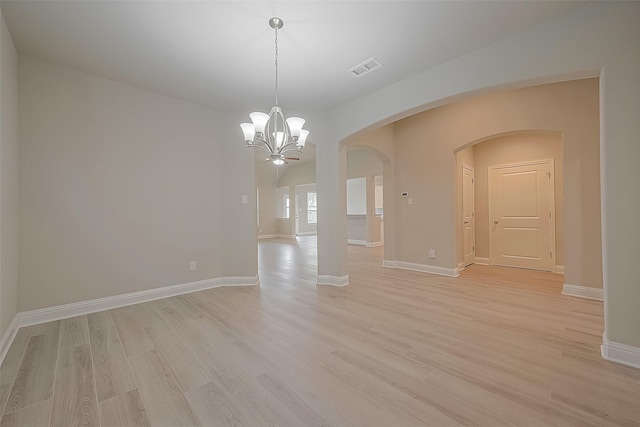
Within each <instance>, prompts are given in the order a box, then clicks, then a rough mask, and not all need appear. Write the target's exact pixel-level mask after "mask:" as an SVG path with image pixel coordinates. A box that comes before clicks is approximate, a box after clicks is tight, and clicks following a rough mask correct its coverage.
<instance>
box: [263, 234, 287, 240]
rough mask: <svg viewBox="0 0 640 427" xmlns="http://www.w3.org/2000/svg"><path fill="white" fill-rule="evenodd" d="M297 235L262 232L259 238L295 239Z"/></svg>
mask: <svg viewBox="0 0 640 427" xmlns="http://www.w3.org/2000/svg"><path fill="white" fill-rule="evenodd" d="M295 238H296V236H295V235H293V234H260V235H258V240H262V239H295Z"/></svg>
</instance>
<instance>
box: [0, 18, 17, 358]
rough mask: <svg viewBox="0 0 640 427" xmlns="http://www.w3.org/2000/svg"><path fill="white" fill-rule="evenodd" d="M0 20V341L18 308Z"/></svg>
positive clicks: (12, 118)
mask: <svg viewBox="0 0 640 427" xmlns="http://www.w3.org/2000/svg"><path fill="white" fill-rule="evenodd" d="M0 16H1V15H0ZM1 21H2V22H1V28H0V31H1V32H0V54H1V58H0V344H2V338H3V337H4V335H5V332H7V328H8V327H9V325H10V324H11V321H12V320H13V317H14V316H15V314H16V311H17V309H18V56H17V54H16V50H15V47H14V44H13V40H12V38H11V34H9V30H8V29H7V25H6V23H5V21H4V16H2V19H1ZM0 350H1V348H0Z"/></svg>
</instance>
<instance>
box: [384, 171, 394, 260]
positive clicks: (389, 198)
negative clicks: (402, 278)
mask: <svg viewBox="0 0 640 427" xmlns="http://www.w3.org/2000/svg"><path fill="white" fill-rule="evenodd" d="M382 174H383V175H382V215H383V221H384V260H383V265H385V266H386V267H393V266H394V265H395V264H394V263H395V261H396V225H395V224H396V223H395V220H396V215H395V209H396V207H395V203H396V202H395V200H396V189H395V168H394V162H393V161H387V162H384V166H383V168H382Z"/></svg>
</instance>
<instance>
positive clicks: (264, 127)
mask: <svg viewBox="0 0 640 427" xmlns="http://www.w3.org/2000/svg"><path fill="white" fill-rule="evenodd" d="M269 25H270V26H271V28H273V29H274V30H275V68H276V78H275V98H276V99H275V105H274V106H273V107H272V108H271V111H270V112H269V114H266V113H262V112H259V111H257V112H253V113H251V114H249V118H251V123H241V124H240V128H241V129H242V133H243V134H244V141H245V143H246V144H247V147H255V148H261V149H263V150H265V151H267V152H268V153H269V160H270V161H272V162H273V163H274V164H275V165H283V164H286V163H287V160H286V159H287V158H286V157H285V153H287V152H290V151H297V152H302V149H303V148H304V146H305V144H306V141H307V137H308V136H309V131H308V130H306V129H303V128H302V126H303V125H304V119H303V118H300V117H289V118H288V119H285V118H284V114H283V113H282V109H281V108H280V106H278V30H279V29H281V28H282V27H283V25H284V22H283V21H282V19H280V18H275V17H274V18H271V19H270V20H269Z"/></svg>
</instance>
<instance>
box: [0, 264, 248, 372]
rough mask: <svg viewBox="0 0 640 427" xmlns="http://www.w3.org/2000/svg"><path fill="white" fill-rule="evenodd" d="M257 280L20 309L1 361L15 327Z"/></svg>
mask: <svg viewBox="0 0 640 427" xmlns="http://www.w3.org/2000/svg"><path fill="white" fill-rule="evenodd" d="M259 283H260V278H259V277H258V276H257V275H256V276H236V277H216V278H213V279H206V280H198V281H195V282H189V283H181V284H178V285H169V286H164V287H162V288H154V289H147V290H145V291H139V292H131V293H128V294H121V295H114V296H111V297H104V298H97V299H92V300H87V301H80V302H75V303H71V304H63V305H57V306H53V307H46V308H41V309H38V310H30V311H23V312H19V313H17V314H16V315H15V317H14V318H13V321H12V322H11V325H10V326H9V328H8V329H7V331H6V333H5V334H4V336H3V337H2V342H1V343H0V344H1V348H0V364H1V363H2V361H3V360H4V357H5V355H6V353H7V351H8V350H9V347H10V346H11V343H12V342H13V339H14V338H15V335H16V333H17V332H18V329H19V328H21V327H23V326H31V325H37V324H40V323H46V322H52V321H54V320H60V319H68V318H70V317H75V316H82V315H85V314H90V313H95V312H98V311H104V310H111V309H112V308H118V307H124V306H127V305H133V304H139V303H142V302H148V301H154V300H158V299H162V298H167V297H172V296H176V295H183V294H188V293H191V292H197V291H203V290H205V289H211V288H219V287H222V286H255V285H258V284H259Z"/></svg>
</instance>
